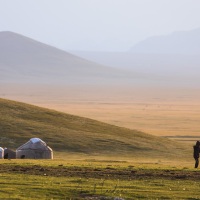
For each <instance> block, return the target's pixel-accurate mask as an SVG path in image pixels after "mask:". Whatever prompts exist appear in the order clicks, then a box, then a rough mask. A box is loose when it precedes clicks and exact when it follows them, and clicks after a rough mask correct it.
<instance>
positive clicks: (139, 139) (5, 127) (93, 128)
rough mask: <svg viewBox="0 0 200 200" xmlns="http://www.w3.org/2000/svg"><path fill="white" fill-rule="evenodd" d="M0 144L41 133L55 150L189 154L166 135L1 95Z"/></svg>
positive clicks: (11, 145)
mask: <svg viewBox="0 0 200 200" xmlns="http://www.w3.org/2000/svg"><path fill="white" fill-rule="evenodd" d="M0 119H1V120H0V146H3V147H4V146H5V147H9V148H13V149H15V148H17V147H19V146H20V145H21V144H23V143H25V142H27V141H28V140H29V139H30V138H33V137H39V138H41V139H42V140H44V141H45V142H46V143H47V144H48V145H49V146H50V147H52V148H53V150H55V151H58V152H66V153H83V154H86V155H101V156H126V157H127V156H130V157H131V156H134V157H135V156H140V157H148V158H151V157H152V158H155V157H162V158H165V157H167V158H172V157H178V158H181V157H185V156H186V157H188V156H189V154H188V149H187V148H186V147H185V146H183V145H181V144H179V143H176V142H174V141H171V140H169V139H166V138H161V137H155V136H152V135H149V134H145V133H142V132H139V131H137V130H130V129H127V128H121V127H117V126H114V125H110V124H106V123H103V122H99V121H96V120H92V119H88V118H83V117H78V116H74V115H69V114H65V113H61V112H57V111H54V110H49V109H44V108H40V107H37V106H32V105H28V104H25V103H19V102H15V101H10V100H6V99H1V98H0Z"/></svg>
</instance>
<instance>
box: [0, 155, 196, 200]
mask: <svg viewBox="0 0 200 200" xmlns="http://www.w3.org/2000/svg"><path fill="white" fill-rule="evenodd" d="M199 176H200V174H199V172H198V170H196V169H192V168H191V165H189V163H187V162H184V161H183V160H181V161H180V160H179V162H176V163H173V162H163V163H162V162H159V161H158V162H155V161H149V160H148V159H146V160H144V161H142V160H141V159H138V160H137V159H133V160H132V161H119V160H118V161H115V160H95V159H91V160H89V159H83V160H80V158H79V160H72V157H70V156H69V157H65V159H55V160H50V161H48V160H46V161H44V160H2V161H1V164H0V182H1V183H0V185H1V188H0V196H1V197H0V198H1V199H31V200H34V199H71V200H76V199H77V200H81V199H87V200H89V199H91V200H95V199H96V200H116V199H118V200H124V199H126V200H132V199H199V186H200V185H199V184H200V183H199Z"/></svg>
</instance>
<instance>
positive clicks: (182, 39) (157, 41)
mask: <svg viewBox="0 0 200 200" xmlns="http://www.w3.org/2000/svg"><path fill="white" fill-rule="evenodd" d="M130 51H131V52H133V53H139V54H173V55H174V54H175V55H176V54H179V55H180V54H181V55H200V28H198V29H195V30H191V31H179V32H174V33H172V34H170V35H166V36H154V37H150V38H147V39H146V40H144V41H141V42H139V43H138V44H136V45H134V46H133V47H132V48H131V49H130Z"/></svg>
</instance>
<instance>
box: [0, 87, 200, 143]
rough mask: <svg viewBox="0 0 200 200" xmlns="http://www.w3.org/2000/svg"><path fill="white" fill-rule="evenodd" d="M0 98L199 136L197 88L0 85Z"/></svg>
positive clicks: (186, 137) (190, 139)
mask: <svg viewBox="0 0 200 200" xmlns="http://www.w3.org/2000/svg"><path fill="white" fill-rule="evenodd" d="M0 97H2V98H6V99H11V100H17V101H22V102H25V103H30V104H34V105H37V106H41V107H45V108H50V109H54V110H58V111H62V112H66V113H69V114H74V115H79V116H83V117H88V118H92V119H96V120H99V121H103V122H107V123H110V124H114V125H117V126H122V127H127V128H131V129H137V130H140V131H143V132H146V133H150V134H153V135H157V136H166V137H170V138H172V139H175V140H178V141H183V142H187V143H194V142H195V141H196V140H197V139H199V133H200V123H199V119H200V93H199V89H198V88H195V89H194V88H192V89H191V88H181V87H179V88H178V87H177V88H159V87H139V86H138V87H137V86H135V87H130V86H109V87H107V86H84V85H82V86H81V85H77V86H50V85H43V86H41V85H38V86H31V85H26V86H24V85H12V84H1V86H0Z"/></svg>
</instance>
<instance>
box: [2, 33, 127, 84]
mask: <svg viewBox="0 0 200 200" xmlns="http://www.w3.org/2000/svg"><path fill="white" fill-rule="evenodd" d="M120 77H129V78H130V75H129V74H128V73H124V72H122V71H121V70H116V69H113V68H111V67H105V66H103V65H100V64H96V63H94V62H91V61H88V60H86V59H82V58H80V57H78V56H75V55H72V54H70V53H67V52H65V51H62V50H60V49H57V48H55V47H52V46H49V45H46V44H43V43H41V42H38V41H35V40H33V39H31V38H28V37H25V36H23V35H20V34H17V33H13V32H9V31H4V32H0V82H2V83H6V82H9V83H38V84H39V83H48V84H51V83H52V84H66V83H67V84H70V83H73V84H74V83H76V84H77V83H96V82H97V83H98V82H103V81H104V82H105V81H111V82H112V80H113V81H114V80H115V79H116V78H120ZM102 80H103V81H102Z"/></svg>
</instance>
